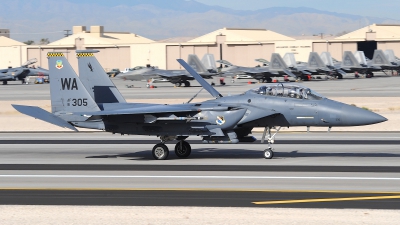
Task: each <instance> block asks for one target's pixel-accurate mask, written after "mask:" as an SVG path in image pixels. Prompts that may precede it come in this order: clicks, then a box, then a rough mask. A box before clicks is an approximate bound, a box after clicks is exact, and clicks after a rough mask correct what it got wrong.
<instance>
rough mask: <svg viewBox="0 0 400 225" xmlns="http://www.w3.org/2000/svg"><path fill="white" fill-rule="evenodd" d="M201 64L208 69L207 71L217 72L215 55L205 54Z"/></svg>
mask: <svg viewBox="0 0 400 225" xmlns="http://www.w3.org/2000/svg"><path fill="white" fill-rule="evenodd" d="M201 62H202V63H203V65H204V66H205V67H206V69H207V70H214V71H217V70H218V68H217V65H216V64H215V58H214V55H213V54H204V56H203V58H202V59H201Z"/></svg>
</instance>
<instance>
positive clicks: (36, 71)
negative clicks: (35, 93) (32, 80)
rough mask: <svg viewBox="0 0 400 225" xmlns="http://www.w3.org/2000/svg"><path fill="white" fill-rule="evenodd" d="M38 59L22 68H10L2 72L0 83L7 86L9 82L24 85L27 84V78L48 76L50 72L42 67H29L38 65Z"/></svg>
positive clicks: (31, 60) (23, 65)
mask: <svg viewBox="0 0 400 225" xmlns="http://www.w3.org/2000/svg"><path fill="white" fill-rule="evenodd" d="M36 62H37V60H36V59H30V60H28V61H27V62H25V63H24V64H22V65H21V67H16V68H11V67H10V68H8V69H2V70H0V81H3V85H7V84H8V81H18V80H19V81H21V82H22V83H23V84H24V83H25V84H27V82H26V80H25V78H26V77H27V76H48V75H49V71H48V70H46V69H43V68H41V67H38V68H35V67H29V65H31V64H34V63H36Z"/></svg>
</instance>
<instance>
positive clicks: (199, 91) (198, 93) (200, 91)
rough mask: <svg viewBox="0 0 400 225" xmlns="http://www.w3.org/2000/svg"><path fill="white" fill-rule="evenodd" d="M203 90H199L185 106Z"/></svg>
mask: <svg viewBox="0 0 400 225" xmlns="http://www.w3.org/2000/svg"><path fill="white" fill-rule="evenodd" d="M203 89H204V88H201V89H200V91H199V92H197V93H196V94H195V95H194V96H193V97H192V98H191V99H189V101H188V102H186V104H189V103H190V102H191V101H192V100H193V99H195V98H196V97H197V95H198V94H200V92H201V91H202V90H203Z"/></svg>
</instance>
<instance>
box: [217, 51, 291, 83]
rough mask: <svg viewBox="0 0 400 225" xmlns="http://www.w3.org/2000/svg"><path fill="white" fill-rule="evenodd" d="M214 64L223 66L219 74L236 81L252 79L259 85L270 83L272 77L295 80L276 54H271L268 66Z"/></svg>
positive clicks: (223, 61) (224, 61)
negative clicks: (286, 77)
mask: <svg viewBox="0 0 400 225" xmlns="http://www.w3.org/2000/svg"><path fill="white" fill-rule="evenodd" d="M216 62H217V63H221V64H223V65H225V67H223V68H222V69H221V73H222V74H223V75H224V76H232V77H234V78H236V79H248V78H253V79H256V80H258V81H259V82H260V83H264V82H267V83H271V82H272V78H273V77H283V76H286V75H287V76H291V77H294V78H297V76H296V75H295V74H293V73H292V72H291V71H290V69H289V67H288V66H287V65H286V63H285V62H284V61H283V59H282V57H281V56H280V55H279V54H278V53H272V55H271V61H270V63H269V65H268V66H260V67H243V66H235V65H233V64H231V63H229V62H228V61H226V60H217V61H216Z"/></svg>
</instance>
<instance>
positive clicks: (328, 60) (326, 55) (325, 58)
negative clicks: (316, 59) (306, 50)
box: [321, 52, 334, 66]
mask: <svg viewBox="0 0 400 225" xmlns="http://www.w3.org/2000/svg"><path fill="white" fill-rule="evenodd" d="M321 60H322V62H323V63H324V64H325V65H327V66H334V64H333V60H332V56H331V53H330V52H322V53H321Z"/></svg>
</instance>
